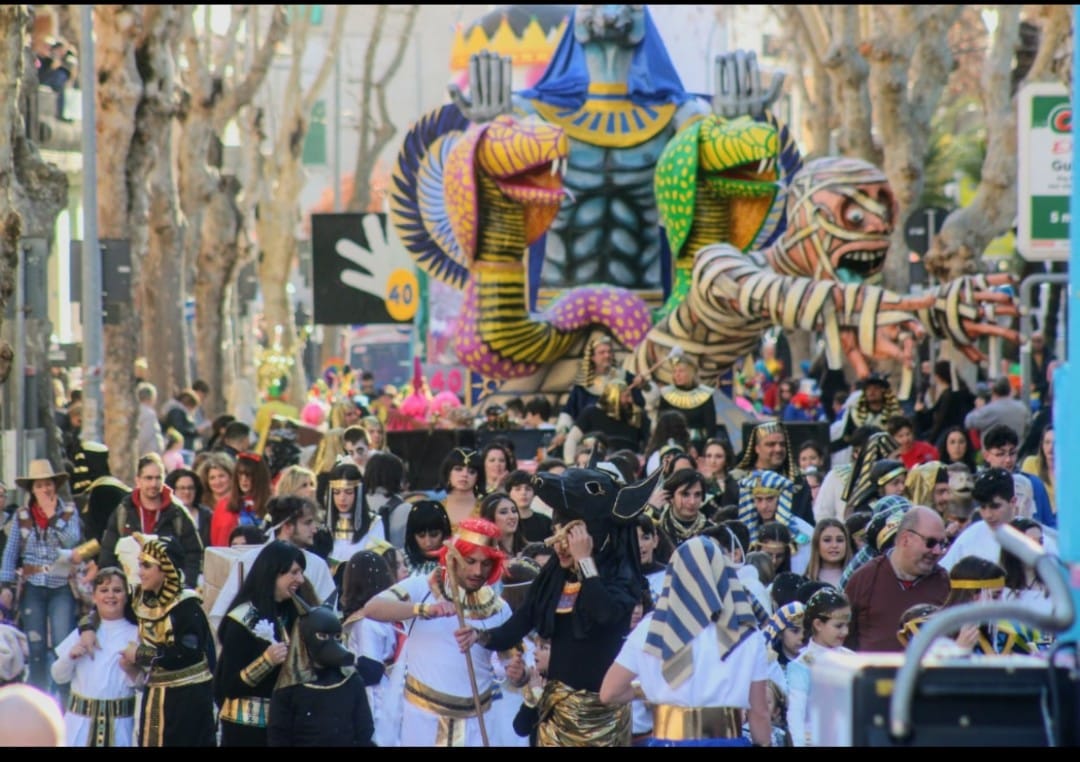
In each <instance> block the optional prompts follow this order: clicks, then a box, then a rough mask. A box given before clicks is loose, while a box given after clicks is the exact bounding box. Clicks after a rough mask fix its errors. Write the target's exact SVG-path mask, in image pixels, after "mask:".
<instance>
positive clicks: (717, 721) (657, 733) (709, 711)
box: [652, 704, 743, 741]
mask: <svg viewBox="0 0 1080 762" xmlns="http://www.w3.org/2000/svg"><path fill="white" fill-rule="evenodd" d="M742 713H743V710H742V709H739V708H737V707H733V706H701V707H698V706H673V705H672V704H656V705H655V706H654V707H653V733H652V734H653V738H656V739H657V740H658V741H686V740H689V739H695V738H738V737H739V736H741V735H742Z"/></svg>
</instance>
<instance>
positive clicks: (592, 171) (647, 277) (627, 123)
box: [514, 5, 710, 294]
mask: <svg viewBox="0 0 1080 762" xmlns="http://www.w3.org/2000/svg"><path fill="white" fill-rule="evenodd" d="M514 110H515V111H516V112H518V113H520V114H538V115H539V116H540V117H541V118H543V119H544V120H546V121H548V122H551V123H553V124H557V125H559V126H560V127H562V128H563V129H564V130H565V131H566V134H567V136H568V137H569V139H570V157H569V167H568V169H567V172H566V176H565V179H564V186H565V187H566V188H567V190H569V193H568V194H567V198H566V199H565V200H564V201H563V204H562V208H561V209H560V211H559V214H558V216H557V217H556V218H555V222H554V223H553V224H552V226H551V228H550V230H549V231H548V233H547V235H546V237H545V238H544V239H541V241H540V242H538V244H537V245H536V246H535V247H534V249H533V251H532V252H531V256H530V258H529V259H530V267H529V281H530V283H531V284H539V285H540V286H541V287H544V288H553V289H561V288H566V287H568V286H573V285H575V284H580V283H588V282H593V281H598V282H606V283H611V284H613V285H618V286H624V287H626V288H633V289H650V290H651V289H657V290H658V289H660V288H661V285H662V280H661V264H662V263H661V235H660V228H659V225H658V217H657V211H656V201H655V197H654V193H653V172H654V170H655V168H656V161H657V158H658V157H659V156H660V152H661V151H662V150H663V149H664V146H665V145H666V144H667V142H668V141H669V140H670V139H671V137H672V135H674V134H675V132H676V130H677V129H678V128H679V126H681V125H682V124H683V123H685V121H686V120H687V119H689V118H690V117H692V116H695V115H698V114H706V113H708V112H709V110H710V107H709V104H708V103H707V102H706V101H704V100H701V99H698V98H695V97H694V96H692V95H690V94H689V93H687V92H686V91H685V90H683V86H682V82H681V80H680V79H679V75H678V74H677V73H676V71H675V67H674V66H673V65H672V62H671V59H670V58H669V57H668V54H667V50H666V49H665V47H664V43H663V41H662V40H661V38H660V34H659V32H658V31H657V29H656V26H655V25H654V24H653V21H652V18H651V16H650V15H649V11H648V10H647V9H646V7H645V6H644V5H579V6H577V7H576V9H575V10H574V12H573V13H572V14H571V17H570V21H569V23H568V24H567V28H566V32H564V34H563V37H562V40H561V41H560V42H559V45H558V48H557V49H556V51H555V54H554V56H553V58H552V60H551V63H550V64H549V65H548V68H547V70H546V71H545V72H544V75H543V76H542V77H541V79H540V80H539V81H538V82H537V83H536V85H535V86H534V87H532V88H531V89H528V90H523V91H521V92H519V93H517V94H516V96H515V98H514ZM533 292H534V294H535V285H534V287H533Z"/></svg>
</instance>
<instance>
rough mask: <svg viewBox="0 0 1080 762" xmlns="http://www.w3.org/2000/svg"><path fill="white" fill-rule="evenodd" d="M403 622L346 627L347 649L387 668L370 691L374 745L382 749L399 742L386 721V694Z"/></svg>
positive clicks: (358, 622) (359, 622) (369, 621)
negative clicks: (384, 703)
mask: <svg viewBox="0 0 1080 762" xmlns="http://www.w3.org/2000/svg"><path fill="white" fill-rule="evenodd" d="M400 628H401V623H400V622H378V621H376V620H374V619H367V618H364V619H356V620H352V621H347V622H346V623H345V626H344V631H345V639H346V640H345V646H346V648H348V649H349V650H350V651H351V652H352V653H354V654H356V656H357V657H361V656H366V657H367V658H369V659H374V660H375V661H377V662H381V663H383V664H385V665H387V672H386V674H384V675H383V676H382V679H381V680H379V682H378V683H377V684H376V685H369V686H368V687H367V694H368V706H370V707H371V718H372V720H374V722H375V735H374V741H375V743H376V745H378V746H397V745H398V739H397V738H396V737H395V735H394V734H393V733H391V732H390V731H391V724H390V723H388V722H385V721H383V720H384V715H385V712H384V711H383V693H384V692H385V691H386V690H387V686H388V685H389V684H390V677H389V674H390V670H391V669H392V668H393V666H394V662H395V659H394V657H395V656H396V655H397V644H398V632H399V631H400V632H402V634H404V630H401V629H400Z"/></svg>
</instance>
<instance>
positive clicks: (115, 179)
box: [94, 5, 142, 484]
mask: <svg viewBox="0 0 1080 762" xmlns="http://www.w3.org/2000/svg"><path fill="white" fill-rule="evenodd" d="M139 24H140V19H139V17H138V14H137V13H136V11H135V9H134V8H133V7H132V6H124V5H102V6H98V7H97V8H96V9H95V14H94V34H95V44H94V48H95V54H96V58H95V60H96V63H97V90H96V97H97V104H96V105H97V145H98V156H97V160H98V168H97V175H98V232H99V235H100V236H101V237H102V238H116V239H126V240H128V241H131V239H132V235H133V231H132V206H133V204H132V198H131V196H132V194H133V193H135V192H136V191H135V189H134V185H135V183H132V182H131V177H130V171H131V168H130V166H129V163H128V158H129V155H130V153H131V150H132V143H133V138H134V136H135V111H136V109H137V108H138V105H139V100H140V98H141V97H142V79H141V78H140V77H139V71H138V68H137V66H136V64H135V36H136V33H137V30H136V26H137V25H139ZM136 256H137V254H136V253H135V247H134V241H132V260H133V262H132V265H133V268H132V269H133V272H134V259H135V258H136ZM134 286H135V282H133V283H132V291H133V295H134V293H137V292H136V291H135V288H134ZM107 308H108V315H107V316H106V319H105V326H104V330H103V335H104V348H105V370H104V375H103V379H102V392H103V397H104V406H105V411H106V412H107V414H106V415H104V416H103V423H104V426H103V429H104V432H105V443H106V444H107V445H108V446H109V469H110V470H111V471H112V473H113V475H114V476H116V477H117V478H118V479H120V480H122V481H124V482H127V483H129V484H130V483H131V482H132V481H133V477H134V475H135V458H136V453H135V439H136V437H135V421H136V416H137V413H138V407H137V402H136V399H135V394H134V385H135V377H134V364H135V356H136V344H137V338H136V337H137V336H138V333H137V331H136V323H135V310H134V305H133V303H132V301H131V299H130V298H126V299H125V298H121V299H111V300H110V301H109V303H108V305H107Z"/></svg>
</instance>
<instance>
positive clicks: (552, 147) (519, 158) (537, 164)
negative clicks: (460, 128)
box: [443, 114, 570, 259]
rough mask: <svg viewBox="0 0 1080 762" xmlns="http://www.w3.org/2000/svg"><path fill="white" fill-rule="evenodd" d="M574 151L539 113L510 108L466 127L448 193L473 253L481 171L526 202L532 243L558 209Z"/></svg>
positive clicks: (461, 237) (457, 230) (464, 243)
mask: <svg viewBox="0 0 1080 762" xmlns="http://www.w3.org/2000/svg"><path fill="white" fill-rule="evenodd" d="M569 156H570V144H569V142H568V140H567V138H566V133H565V132H563V130H562V128H560V127H557V126H555V125H551V124H547V123H544V122H541V121H539V120H537V119H533V118H529V119H524V120H523V119H518V118H515V117H512V116H509V115H506V114H504V115H502V116H498V117H496V118H495V119H494V120H492V121H490V122H487V123H484V124H477V125H473V126H472V127H470V128H469V129H468V130H466V132H465V133H464V134H463V135H462V136H461V138H460V139H459V140H458V141H457V143H456V144H455V145H454V147H453V148H452V149H450V151H449V154H448V155H447V158H446V170H445V172H446V174H445V185H444V190H443V194H444V196H443V197H444V199H445V202H446V210H447V214H448V217H449V219H450V225H451V228H452V229H453V231H454V236H455V238H456V239H457V241H458V243H459V245H461V247H462V250H463V251H464V252H465V253H466V254H467V255H468V256H469V258H470V259H471V258H472V257H473V256H475V252H476V235H477V220H478V218H479V209H478V203H479V198H478V187H479V184H478V182H477V180H476V173H477V172H482V173H484V174H485V175H487V176H488V177H490V178H492V179H493V180H494V181H495V184H496V186H497V187H498V188H499V190H500V192H502V194H503V195H504V196H506V198H508V199H510V200H511V201H513V202H515V203H517V204H520V205H521V206H522V207H523V209H524V211H525V234H526V238H527V243H532V242H533V241H535V240H537V239H538V238H539V237H540V236H541V235H543V233H544V232H545V231H546V230H547V229H548V227H549V226H550V225H551V223H552V222H553V221H554V220H555V215H556V214H558V211H559V206H560V204H562V200H563V196H564V195H565V193H566V191H565V190H564V188H563V175H564V174H565V172H566V167H567V165H568V160H569Z"/></svg>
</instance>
